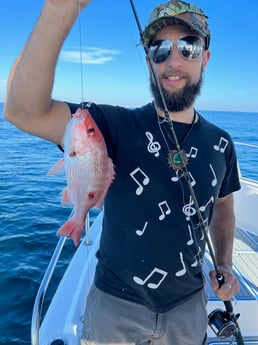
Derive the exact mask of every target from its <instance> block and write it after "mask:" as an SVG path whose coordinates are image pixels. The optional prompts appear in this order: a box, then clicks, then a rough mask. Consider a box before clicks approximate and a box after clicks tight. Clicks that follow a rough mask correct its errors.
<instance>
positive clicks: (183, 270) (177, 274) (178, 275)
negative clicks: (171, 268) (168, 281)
mask: <svg viewBox="0 0 258 345" xmlns="http://www.w3.org/2000/svg"><path fill="white" fill-rule="evenodd" d="M179 255H180V261H181V264H182V269H181V270H179V271H177V272H176V274H175V275H176V276H177V277H182V276H183V275H184V274H186V267H185V263H184V256H183V253H182V252H180V253H179Z"/></svg>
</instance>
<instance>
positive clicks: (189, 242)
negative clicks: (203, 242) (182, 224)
mask: <svg viewBox="0 0 258 345" xmlns="http://www.w3.org/2000/svg"><path fill="white" fill-rule="evenodd" d="M188 231H189V236H190V240H189V241H187V242H186V244H187V245H188V246H191V245H192V244H193V243H194V241H193V235H192V229H191V227H190V225H188Z"/></svg>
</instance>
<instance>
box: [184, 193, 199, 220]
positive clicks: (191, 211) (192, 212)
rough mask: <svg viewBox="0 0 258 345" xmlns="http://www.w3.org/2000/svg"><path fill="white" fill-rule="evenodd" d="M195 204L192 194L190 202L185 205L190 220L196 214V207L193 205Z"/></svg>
mask: <svg viewBox="0 0 258 345" xmlns="http://www.w3.org/2000/svg"><path fill="white" fill-rule="evenodd" d="M193 204H194V202H193V198H192V196H190V200H189V204H186V205H185V206H184V207H183V212H184V214H185V215H186V220H190V219H191V217H192V216H194V215H195V214H196V209H195V208H194V207H193V206H192V205H193Z"/></svg>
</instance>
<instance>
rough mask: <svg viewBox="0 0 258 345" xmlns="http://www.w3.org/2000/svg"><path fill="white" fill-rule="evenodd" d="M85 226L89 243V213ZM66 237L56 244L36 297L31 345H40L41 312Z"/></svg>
mask: <svg viewBox="0 0 258 345" xmlns="http://www.w3.org/2000/svg"><path fill="white" fill-rule="evenodd" d="M85 228H86V239H85V243H86V245H89V244H90V236H89V228H90V218H89V215H87V217H86V221H85ZM66 239H67V237H65V236H60V238H59V240H58V243H57V245H56V248H55V250H54V253H53V255H52V257H51V259H50V262H49V264H48V267H47V269H46V272H45V274H44V277H43V279H42V281H41V284H40V286H39V289H38V292H37V295H36V298H35V302H34V307H33V312H32V321H31V345H39V330H40V320H41V313H42V307H43V303H44V299H45V295H46V292H47V289H48V287H49V283H50V281H51V278H52V276H53V273H54V271H55V268H56V265H57V263H58V259H59V257H60V255H61V252H62V250H63V247H64V244H65V241H66Z"/></svg>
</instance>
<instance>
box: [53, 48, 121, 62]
mask: <svg viewBox="0 0 258 345" xmlns="http://www.w3.org/2000/svg"><path fill="white" fill-rule="evenodd" d="M118 54H120V52H119V51H117V50H112V49H102V48H96V47H88V48H86V49H82V51H80V50H62V51H61V54H60V59H61V60H62V61H65V62H70V63H81V62H82V63H83V64H88V65H102V64H105V63H107V62H110V61H113V60H114V56H115V55H118Z"/></svg>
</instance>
